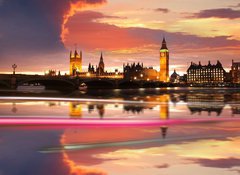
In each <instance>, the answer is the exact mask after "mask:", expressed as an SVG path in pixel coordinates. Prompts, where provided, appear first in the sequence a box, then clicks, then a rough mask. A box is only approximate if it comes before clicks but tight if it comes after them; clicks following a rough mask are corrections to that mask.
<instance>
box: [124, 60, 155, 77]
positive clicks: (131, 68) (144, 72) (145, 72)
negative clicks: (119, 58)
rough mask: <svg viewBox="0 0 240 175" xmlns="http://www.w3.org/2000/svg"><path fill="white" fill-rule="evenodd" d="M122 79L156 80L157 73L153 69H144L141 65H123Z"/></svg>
mask: <svg viewBox="0 0 240 175" xmlns="http://www.w3.org/2000/svg"><path fill="white" fill-rule="evenodd" d="M123 77H124V79H128V80H147V81H150V80H155V81H156V80H158V79H159V77H158V72H157V70H155V69H153V67H144V66H143V63H141V64H140V63H137V64H136V63H135V62H134V63H132V64H129V63H127V64H126V65H125V64H123Z"/></svg>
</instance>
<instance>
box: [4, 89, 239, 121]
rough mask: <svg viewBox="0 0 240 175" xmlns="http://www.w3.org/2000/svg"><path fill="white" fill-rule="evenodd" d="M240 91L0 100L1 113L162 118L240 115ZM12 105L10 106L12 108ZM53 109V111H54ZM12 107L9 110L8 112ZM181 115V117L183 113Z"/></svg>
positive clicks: (79, 116)
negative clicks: (98, 99)
mask: <svg viewBox="0 0 240 175" xmlns="http://www.w3.org/2000/svg"><path fill="white" fill-rule="evenodd" d="M239 94H240V93H236V92H234V93H229V92H228V93H221V94H219V93H209V92H198V93H194V92H185V93H171V94H162V95H145V96H132V97H122V98H119V99H120V100H122V101H123V102H124V101H126V100H133V101H136V102H142V103H136V104H134V103H130V104H128V103H121V102H120V103H102V102H92V101H91V102H88V101H86V102H77V101H74V102H71V101H66V102H62V101H29V100H28V101H16V100H11V101H9V100H8V101H6V100H1V101H0V111H1V112H0V115H8V116H11V115H27V116H28V115H29V114H32V115H40V116H48V115H50V116H69V117H72V118H86V117H97V116H98V117H99V118H104V117H107V118H112V117H119V118H125V117H126V118H131V117H150V118H151V117H153V118H160V119H164V120H165V119H168V118H176V117H190V116H199V117H200V116H201V117H205V116H224V117H230V116H234V117H238V116H239V115H240V95H239ZM10 106H11V107H10ZM52 109H53V110H52ZM7 110H9V111H7ZM180 115H181V116H180Z"/></svg>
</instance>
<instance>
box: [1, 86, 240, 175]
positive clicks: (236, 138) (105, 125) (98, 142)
mask: <svg viewBox="0 0 240 175" xmlns="http://www.w3.org/2000/svg"><path fill="white" fill-rule="evenodd" d="M4 94H8V96H5V95H4ZM0 95H1V97H0V175H46V174H49V175H150V174H151V175H158V174H159V175H160V174H164V175H175V174H176V175H177V174H178V175H179V174H183V175H188V174H194V175H202V174H209V175H212V174H219V175H223V174H224V175H237V174H240V147H239V145H240V90H239V89H206V88H172V89H171V88H170V89H148V90H147V89H137V90H98V91H96V90H95V91H88V92H74V93H71V94H66V93H65V94H64V93H61V94H59V93H57V92H44V93H42V92H41V93H22V94H19V93H16V92H9V93H5V92H1V93H0Z"/></svg>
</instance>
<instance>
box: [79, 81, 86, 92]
mask: <svg viewBox="0 0 240 175" xmlns="http://www.w3.org/2000/svg"><path fill="white" fill-rule="evenodd" d="M78 89H79V90H80V91H85V90H87V85H86V84H85V83H82V84H80V86H79V87H78Z"/></svg>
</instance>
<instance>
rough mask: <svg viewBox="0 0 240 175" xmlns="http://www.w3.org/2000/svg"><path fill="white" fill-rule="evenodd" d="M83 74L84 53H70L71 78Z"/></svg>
mask: <svg viewBox="0 0 240 175" xmlns="http://www.w3.org/2000/svg"><path fill="white" fill-rule="evenodd" d="M80 72H82V51H80V52H79V53H78V52H77V50H75V51H74V52H72V51H70V72H69V74H70V76H76V75H77V74H79V73H80Z"/></svg>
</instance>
